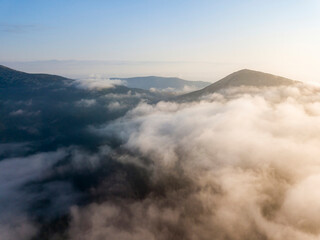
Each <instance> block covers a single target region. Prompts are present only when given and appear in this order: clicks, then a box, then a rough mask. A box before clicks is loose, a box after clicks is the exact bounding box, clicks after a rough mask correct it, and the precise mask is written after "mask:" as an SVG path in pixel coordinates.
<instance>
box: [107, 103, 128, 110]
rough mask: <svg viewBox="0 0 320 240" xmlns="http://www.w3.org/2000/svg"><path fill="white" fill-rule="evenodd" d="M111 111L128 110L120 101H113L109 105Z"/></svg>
mask: <svg viewBox="0 0 320 240" xmlns="http://www.w3.org/2000/svg"><path fill="white" fill-rule="evenodd" d="M107 108H108V110H109V111H118V110H121V109H124V108H127V105H125V104H121V103H120V102H118V101H113V102H111V103H109V104H108V105H107Z"/></svg>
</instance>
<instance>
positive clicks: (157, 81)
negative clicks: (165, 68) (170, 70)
mask: <svg viewBox="0 0 320 240" xmlns="http://www.w3.org/2000/svg"><path fill="white" fill-rule="evenodd" d="M111 79H112V80H114V79H120V80H123V81H126V86H127V87H130V88H141V89H145V90H149V89H151V88H154V89H157V90H167V91H171V92H172V91H175V92H179V91H188V90H190V91H192V90H196V89H201V88H204V87H206V86H208V85H209V84H210V83H209V82H202V81H187V80H183V79H180V78H175V77H156V76H148V77H132V78H111Z"/></svg>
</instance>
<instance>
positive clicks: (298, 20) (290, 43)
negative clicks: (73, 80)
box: [0, 0, 320, 81]
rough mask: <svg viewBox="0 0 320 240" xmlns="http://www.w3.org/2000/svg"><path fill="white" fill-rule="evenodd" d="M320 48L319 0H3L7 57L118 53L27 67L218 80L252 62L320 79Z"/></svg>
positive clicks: (1, 56) (3, 57)
mask: <svg viewBox="0 0 320 240" xmlns="http://www.w3.org/2000/svg"><path fill="white" fill-rule="evenodd" d="M319 56H320V1H317V0H281V1H280V0H264V1H263V0H261V1H255V0H238V1H236V0H233V1H232V0H220V1H214V0H210V1H205V0H198V1H192V0H183V1H182V0H181V1H180V0H175V1H172V0H158V1H152V0H137V1H132V0H131V1H129V0H127V1H125V0H117V1H116V0H114V1H107V0H106V1H102V0H90V1H89V0H87V1H80V0H77V1H75V0H68V1H66V0H55V1H53V0H52V1H49V0H38V1H35V0H0V61H1V62H2V63H4V62H5V63H6V62H25V61H43V60H86V61H97V60H99V61H116V63H114V62H112V63H111V65H110V62H104V64H105V66H106V65H108V64H109V65H108V66H109V68H107V67H102V68H99V69H97V68H94V67H92V66H91V68H90V67H87V68H86V67H84V65H85V64H84V63H86V62H80V63H79V65H77V64H76V62H73V66H76V65H77V66H78V67H73V68H71V70H70V68H69V70H65V71H63V68H61V66H60V67H57V66H56V65H54V64H52V62H45V65H46V66H47V67H44V66H43V64H41V63H37V64H39V65H38V68H37V65H35V64H34V63H33V64H32V66H33V68H30V67H29V68H28V64H25V65H23V64H22V63H20V65H19V66H20V68H21V69H23V70H29V71H46V70H48V71H51V72H55V73H61V74H67V75H70V74H71V75H72V74H74V75H77V74H78V75H83V74H89V73H105V74H107V75H119V76H124V75H125V76H129V75H135V74H139V75H164V76H165V75H176V76H180V77H185V78H191V79H200V78H203V79H205V80H212V81H214V80H217V78H219V77H221V76H223V75H225V74H227V73H229V72H232V71H236V70H238V69H240V68H251V69H256V70H261V71H267V72H271V73H274V74H280V75H284V76H287V77H290V78H295V79H301V80H307V81H308V80H309V81H310V80H313V81H318V76H320V68H319V66H318V64H319V62H320V61H319V60H320V57H319ZM60 63H61V64H62V65H63V63H64V62H60ZM119 63H121V64H120V65H119ZM10 64H11V65H12V66H16V65H14V63H9V65H10ZM50 64H51V65H50ZM61 64H60V65H61ZM48 65H49V67H48ZM80 65H81V66H80ZM91 65H94V64H91ZM113 65H115V66H117V67H116V68H113V67H112V66H113ZM29 66H30V63H29ZM50 66H51V68H50ZM119 66H120V67H119ZM59 69H60V70H59ZM104 69H109V70H104ZM110 69H113V71H111V70H110ZM153 73H154V74H153ZM319 81H320V78H319Z"/></svg>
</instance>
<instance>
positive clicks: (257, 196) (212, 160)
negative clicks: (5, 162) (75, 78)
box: [69, 86, 320, 240]
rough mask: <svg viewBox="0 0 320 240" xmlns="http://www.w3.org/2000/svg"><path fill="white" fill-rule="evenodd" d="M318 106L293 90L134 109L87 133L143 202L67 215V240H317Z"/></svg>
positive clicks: (311, 92)
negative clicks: (144, 181) (145, 185)
mask: <svg viewBox="0 0 320 240" xmlns="http://www.w3.org/2000/svg"><path fill="white" fill-rule="evenodd" d="M319 100H320V96H319V94H318V90H317V89H314V88H313V87H308V86H304V87H301V86H295V87H279V88H268V89H263V90H259V89H255V88H252V89H244V88H235V89H231V90H227V91H224V92H223V94H213V95H211V96H207V97H206V99H204V100H202V101H201V102H194V103H187V104H177V103H171V102H160V103H158V104H156V105H149V104H146V103H141V104H140V105H139V106H138V107H137V108H135V109H133V110H132V111H130V112H129V113H128V114H127V115H126V116H125V117H123V118H122V119H121V120H119V121H116V122H114V123H113V124H112V125H108V126H105V127H101V128H99V129H96V131H98V132H100V133H103V134H105V135H107V136H111V135H115V134H116V135H117V136H118V138H119V139H121V140H122V141H123V145H122V147H121V148H122V149H123V150H126V151H129V152H130V154H126V155H123V154H121V155H120V156H118V160H119V161H121V162H123V163H127V164H134V165H136V166H138V167H140V168H143V169H145V170H146V171H147V173H148V175H149V181H150V182H149V184H150V185H149V193H148V194H147V196H146V197H145V198H143V199H121V200H115V199H109V200H106V201H103V202H100V203H93V204H90V205H89V206H86V207H73V208H72V210H71V214H72V222H71V225H70V229H69V234H70V237H71V239H90V240H91V239H101V238H102V239H275V240H278V239H279V240H280V239H318V237H319V236H320V232H319V226H320V218H319V214H318V209H319V208H320V204H319V202H320V195H319V194H318V193H317V192H318V191H317V189H318V186H319V182H320V160H319V157H318V156H320V148H319V146H320V140H319V135H320V127H319V124H318V123H319V121H320V103H319Z"/></svg>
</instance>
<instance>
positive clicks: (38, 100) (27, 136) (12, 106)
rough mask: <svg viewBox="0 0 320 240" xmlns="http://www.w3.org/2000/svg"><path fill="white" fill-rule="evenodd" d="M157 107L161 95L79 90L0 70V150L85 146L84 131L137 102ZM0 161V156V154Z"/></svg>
mask: <svg viewBox="0 0 320 240" xmlns="http://www.w3.org/2000/svg"><path fill="white" fill-rule="evenodd" d="M142 99H143V100H144V101H147V102H157V101H159V100H160V99H161V100H162V99H164V97H163V95H161V94H159V93H153V92H150V91H147V90H143V89H133V88H128V87H126V86H115V87H113V88H106V89H100V90H90V89H86V88H80V87H78V85H77V81H75V80H72V79H68V78H64V77H61V76H56V75H49V74H29V73H25V72H20V71H16V70H13V69H10V68H7V67H4V66H1V65H0V145H1V144H4V143H8V142H9V143H10V142H37V143H38V142H41V144H40V146H41V148H42V150H44V148H45V150H48V149H50V147H51V146H52V147H54V146H56V144H65V145H68V144H83V145H84V146H91V145H92V144H93V140H92V139H90V138H89V137H88V134H87V133H86V132H87V126H88V125H89V124H90V125H92V126H94V125H99V124H102V123H105V122H108V121H112V120H114V119H116V118H118V117H120V116H123V115H124V114H125V113H126V112H127V111H128V110H130V109H132V108H133V107H135V106H136V105H137V104H139V102H140V101H141V100H142ZM0 158H1V151H0Z"/></svg>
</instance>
